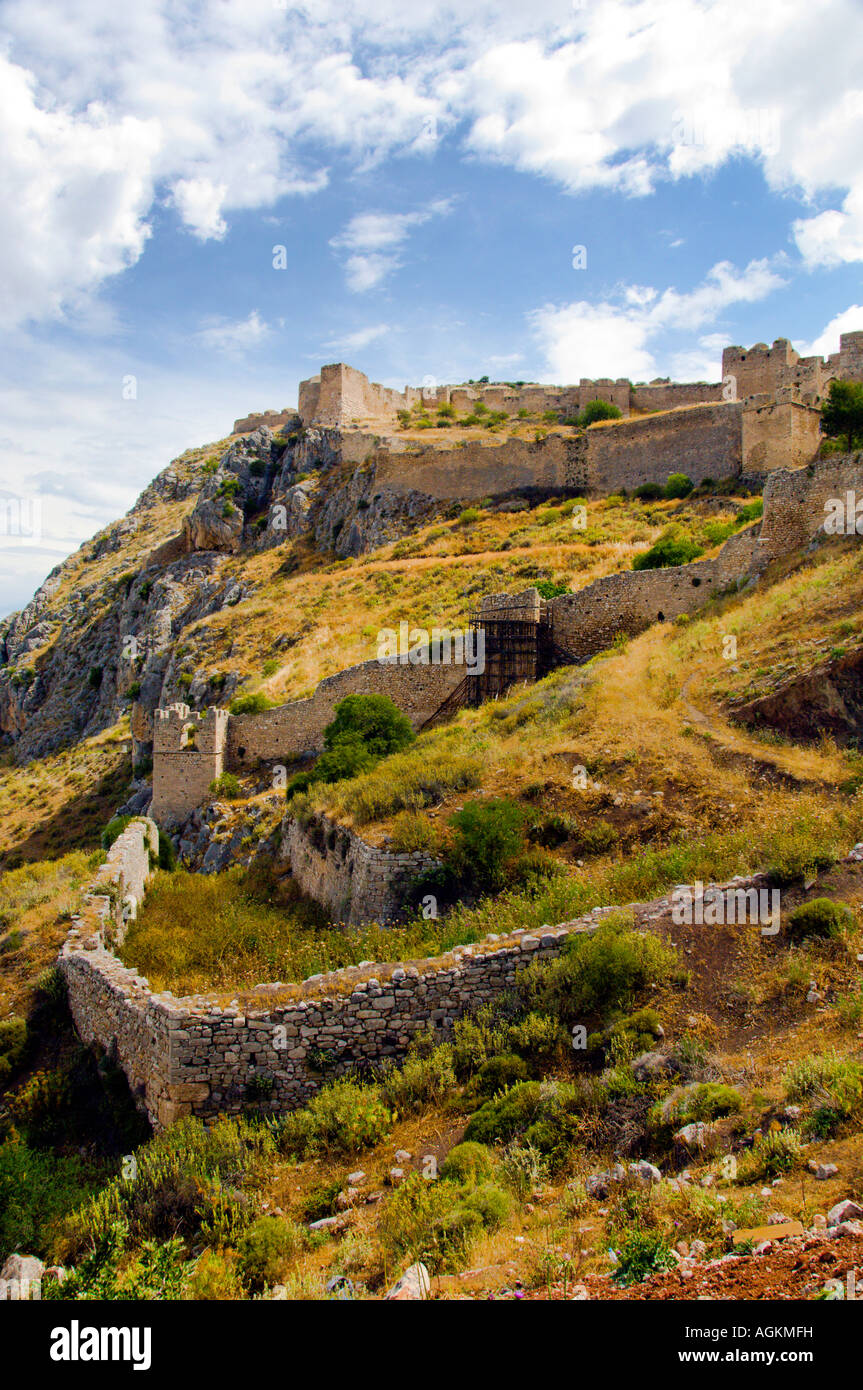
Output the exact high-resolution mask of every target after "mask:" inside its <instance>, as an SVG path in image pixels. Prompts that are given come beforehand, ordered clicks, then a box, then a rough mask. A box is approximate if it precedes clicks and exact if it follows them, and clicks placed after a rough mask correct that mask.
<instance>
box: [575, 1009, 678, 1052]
mask: <svg viewBox="0 0 863 1390" xmlns="http://www.w3.org/2000/svg"><path fill="white" fill-rule="evenodd" d="M661 1036H662V1032H661V1026H660V1022H659V1014H658V1013H657V1012H656V1010H655V1009H639V1010H638V1012H637V1013H634V1014H628V1015H626V1016H625V1017H623V1018H620V1019H618V1020H617V1021H616V1022H614V1023H613V1024H612V1025H611V1027H610V1028H607V1029H605V1031H604V1032H601V1033H592V1034H591V1036H590V1037H589V1038H588V1041H587V1046H588V1051H589V1052H597V1051H601V1052H603V1053H611V1054H614V1055H627V1056H633V1057H634V1056H635V1055H636V1054H637V1053H639V1052H648V1051H649V1050H650V1049H651V1048H652V1047H653V1046H654V1045H655V1043H656V1040H657V1038H660V1037H661Z"/></svg>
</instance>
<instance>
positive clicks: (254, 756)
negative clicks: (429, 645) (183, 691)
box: [154, 661, 466, 804]
mask: <svg viewBox="0 0 863 1390" xmlns="http://www.w3.org/2000/svg"><path fill="white" fill-rule="evenodd" d="M465 675H466V668H465V667H464V666H463V665H459V666H457V665H455V664H451V665H447V666H445V665H439V666H431V665H428V666H425V665H416V666H413V665H409V664H408V665H404V666H402V665H390V664H389V663H383V662H379V661H364V662H363V663H362V664H361V665H360V666H349V667H348V668H347V669H346V670H344V671H338V672H337V673H336V674H335V675H334V676H328V677H327V679H326V680H323V681H321V683H320V685H319V686H318V687H317V689H316V690H315V693H314V695H310V696H309V698H308V699H306V700H294V701H293V702H292V703H291V704H288V705H279V706H278V708H277V709H271V710H265V711H264V712H263V713H262V714H234V715H231V716H230V719H229V722H228V732H227V747H226V764H225V765H226V767H227V768H228V770H229V771H235V772H239V771H242V770H243V769H244V768H249V767H252V766H254V764H255V763H256V762H267V761H269V760H271V759H275V760H278V759H279V758H285V757H288V756H290V755H291V754H294V755H297V754H303V753H319V752H320V751H321V749H322V747H323V732H324V729H325V728H326V726H327V724H329V723H330V721H331V719H332V717H333V712H334V710H335V707H336V704H337V703H338V701H339V700H343V699H344V697H345V696H346V695H358V694H362V695H389V697H390V699H391V700H392V701H393V703H394V704H396V705H398V707H399V709H400V710H402V711H403V713H404V714H406V715H407V716H408V718H409V719H410V721H411V723H412V724H413V726H414V728H418V727H419V725H420V724H423V723H424V722H425V720H426V719H428V718H429V717H430V716H431V715H432V714H434V712H435V710H436V709H437V708H438V706H439V705H441V704H442V703H443V701H444V700H445V699H446V697H447V695H449V693H450V691H451V690H454V689H455V687H456V686H457V685H458V684H459V682H460V681H461V680H462V679H463V678H464V676H465ZM154 770H155V762H154ZM194 804H197V803H194Z"/></svg>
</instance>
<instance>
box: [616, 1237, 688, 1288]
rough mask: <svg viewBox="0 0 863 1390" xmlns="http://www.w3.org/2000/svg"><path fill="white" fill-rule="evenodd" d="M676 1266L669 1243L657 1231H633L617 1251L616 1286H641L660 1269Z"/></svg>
mask: <svg viewBox="0 0 863 1390" xmlns="http://www.w3.org/2000/svg"><path fill="white" fill-rule="evenodd" d="M675 1264H676V1261H675V1258H674V1255H673V1254H672V1252H671V1248H670V1246H669V1245H668V1242H667V1241H666V1240H665V1239H664V1238H663V1237H662V1236H661V1235H660V1234H659V1233H658V1232H657V1231H641V1230H635V1231H631V1232H630V1233H629V1235H628V1236H627V1237H626V1239H625V1241H624V1242H623V1244H622V1245H621V1247H620V1249H619V1250H618V1251H617V1267H616V1269H615V1271H614V1273H613V1274H612V1276H611V1277H612V1279H613V1280H614V1282H615V1283H616V1284H623V1285H624V1287H626V1286H628V1285H629V1284H640V1283H641V1282H642V1281H643V1280H644V1279H647V1278H648V1277H649V1275H651V1274H655V1273H656V1272H657V1270H660V1269H671V1268H672V1267H673V1266H674V1265H675Z"/></svg>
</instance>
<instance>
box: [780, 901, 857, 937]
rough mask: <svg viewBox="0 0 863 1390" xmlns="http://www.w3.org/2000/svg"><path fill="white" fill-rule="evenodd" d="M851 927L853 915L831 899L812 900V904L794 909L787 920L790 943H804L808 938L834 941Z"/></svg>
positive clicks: (841, 904)
mask: <svg viewBox="0 0 863 1390" xmlns="http://www.w3.org/2000/svg"><path fill="white" fill-rule="evenodd" d="M853 925H854V913H853V912H852V911H851V909H850V908H849V907H846V905H845V903H836V902H833V901H832V899H831V898H813V900H812V902H809V903H801V904H800V906H799V907H795V909H794V911H793V912H792V913H791V916H790V917H789V919H788V935H789V937H790V938H791V940H792V941H805V940H807V939H808V938H809V937H820V938H828V937H829V938H832V939H834V940H836V939H838V938H840V937H842V936H844V935H845V932H846V931H847V930H848V928H849V927H853Z"/></svg>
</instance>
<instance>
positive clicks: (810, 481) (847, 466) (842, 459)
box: [758, 453, 863, 562]
mask: <svg viewBox="0 0 863 1390" xmlns="http://www.w3.org/2000/svg"><path fill="white" fill-rule="evenodd" d="M848 492H851V493H852V494H854V497H855V498H856V497H857V496H860V497H861V498H863V453H855V454H842V455H838V454H834V455H832V456H830V457H828V458H826V459H820V460H819V461H818V462H817V463H814V464H812V465H810V466H809V467H808V468H802V469H799V470H797V471H790V470H787V469H779V470H777V471H776V472H775V473H771V474H770V476H769V478H768V479H767V482H766V483H765V485H764V518H763V520H762V523H761V536H760V542H759V547H758V553H759V556H760V558H761V559H762V560H763V561H765V562H766V561H767V560H772V559H775V558H776V557H777V556H779V555H785V554H787V553H788V552H789V551H793V550H799V549H802V548H803V547H804V546H806V545H808V543H809V542H810V541H811V540H812V538H813V536H815V535H816V534H817V532H818V531H820V530H821V529H822V527H823V525H824V521H825V516H826V513H825V510H824V507H825V503H826V502H828V501H829V500H830V499H831V498H840V499H842V500H843V501H844V500H845V498H846V495H847V493H848Z"/></svg>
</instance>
